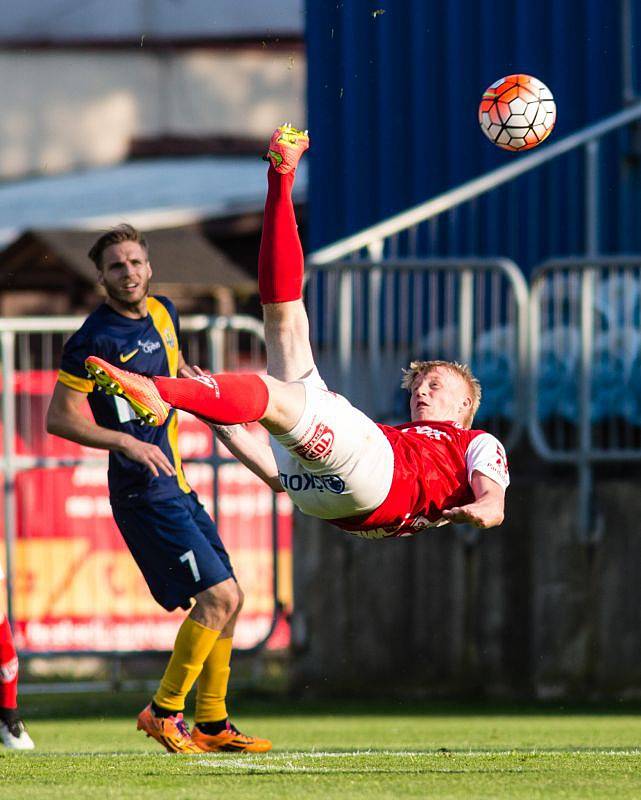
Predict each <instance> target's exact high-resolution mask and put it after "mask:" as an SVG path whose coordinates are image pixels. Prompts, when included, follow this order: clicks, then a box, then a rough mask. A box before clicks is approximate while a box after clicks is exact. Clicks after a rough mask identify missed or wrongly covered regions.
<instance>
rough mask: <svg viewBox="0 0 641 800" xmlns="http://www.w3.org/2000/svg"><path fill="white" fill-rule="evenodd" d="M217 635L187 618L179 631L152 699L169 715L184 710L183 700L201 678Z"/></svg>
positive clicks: (218, 632) (217, 632)
mask: <svg viewBox="0 0 641 800" xmlns="http://www.w3.org/2000/svg"><path fill="white" fill-rule="evenodd" d="M219 634H220V631H214V630H212V629H211V628H206V627H205V626H204V625H201V624H200V623H199V622H194V620H193V619H192V618H191V617H187V619H186V620H185V621H184V622H183V624H182V625H181V626H180V629H179V630H178V635H177V636H176V643H175V644H174V650H173V653H172V654H171V658H170V659H169V664H167V669H166V670H165V674H164V675H163V676H162V680H161V681H160V686H159V687H158V691H157V692H156V694H155V695H154V703H156V705H158V706H160V707H161V708H167V709H169V710H170V711H182V710H183V708H184V707H185V697H186V696H187V693H188V692H189V690H190V689H191V687H192V686H193V685H194V682H195V680H196V678H197V677H198V676H199V675H200V672H201V670H202V668H203V664H204V663H205V659H206V658H207V656H209V654H210V653H211V651H212V648H213V647H214V645H215V644H216V639H218V636H219Z"/></svg>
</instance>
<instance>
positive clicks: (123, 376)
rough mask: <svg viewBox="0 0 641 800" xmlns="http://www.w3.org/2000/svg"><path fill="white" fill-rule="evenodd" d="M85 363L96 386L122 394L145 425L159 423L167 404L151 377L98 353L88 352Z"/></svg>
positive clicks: (167, 413)
mask: <svg viewBox="0 0 641 800" xmlns="http://www.w3.org/2000/svg"><path fill="white" fill-rule="evenodd" d="M85 367H86V369H87V372H88V373H89V374H90V375H91V377H92V378H93V379H94V380H95V382H96V385H97V386H99V387H100V388H101V389H104V390H105V392H107V394H113V395H117V396H118V397H122V398H124V399H125V400H126V401H127V402H128V403H129V405H130V406H131V407H132V408H133V410H134V411H135V412H136V414H137V415H138V416H139V417H140V419H141V420H143V422H146V423H147V425H151V426H153V427H159V426H160V425H162V424H163V423H164V422H165V421H166V419H167V417H168V416H169V406H168V405H167V403H165V401H164V400H163V399H162V397H161V396H160V394H158V389H156V384H155V383H154V382H153V381H152V379H151V378H147V377H145V376H144V375H136V374H135V373H134V372H127V370H124V369H119V368H118V367H114V365H113V364H110V363H109V362H108V361H103V359H102V358H98V356H89V358H88V359H86V361H85Z"/></svg>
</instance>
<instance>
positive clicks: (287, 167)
mask: <svg viewBox="0 0 641 800" xmlns="http://www.w3.org/2000/svg"><path fill="white" fill-rule="evenodd" d="M308 147H309V136H308V135H307V131H299V130H298V129H297V128H292V126H291V125H290V124H289V123H288V122H286V123H285V124H284V125H281V126H280V127H279V128H276V130H275V131H274V133H273V134H272V138H271V139H270V140H269V148H268V150H267V154H266V155H264V156H263V158H264V160H265V161H271V163H272V166H273V167H274V169H275V170H276V172H280V174H281V175H286V174H287V173H288V172H291V171H292V170H294V169H296V166H297V165H298V162H299V160H300V157H301V156H302V155H303V153H304V152H305V150H307V148H308Z"/></svg>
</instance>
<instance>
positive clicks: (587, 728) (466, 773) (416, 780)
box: [0, 694, 641, 800]
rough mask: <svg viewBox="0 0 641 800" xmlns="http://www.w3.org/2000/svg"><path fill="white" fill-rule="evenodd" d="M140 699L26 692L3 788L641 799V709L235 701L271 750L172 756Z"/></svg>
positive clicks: (68, 792)
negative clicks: (148, 725)
mask: <svg viewBox="0 0 641 800" xmlns="http://www.w3.org/2000/svg"><path fill="white" fill-rule="evenodd" d="M145 702H146V698H145V697H143V696H141V695H133V694H129V695H122V694H121V695H117V696H115V697H111V696H108V695H90V696H87V695H75V696H64V697H57V698H51V697H46V698H42V697H34V696H27V697H25V698H24V701H23V712H24V716H25V718H26V719H27V720H28V723H29V730H30V732H31V734H32V736H33V738H34V740H35V741H36V745H37V748H38V749H37V751H35V752H34V753H25V754H22V753H20V754H13V753H9V752H8V751H5V750H0V798H12V800H14V799H15V798H27V799H28V800H36V799H37V798H52V799H53V798H56V799H57V800H59V799H60V798H62V800H66V798H74V800H75V798H136V800H141V799H142V798H152V797H153V798H158V797H170V798H171V799H172V800H178V798H192V799H193V800H205V798H209V797H222V796H224V794H223V793H225V794H228V795H229V796H231V797H234V798H240V799H244V798H261V800H266V799H267V798H279V799H281V800H282V798H297V799H298V798H324V799H325V798H339V797H340V798H368V800H377V799H378V798H394V800H399V798H405V797H420V798H425V797H430V798H433V797H438V798H528V799H529V800H532V799H533V798H552V797H553V798H557V797H559V798H582V799H584V798H593V797H604V798H605V797H608V798H617V800H621V799H622V798H639V797H641V749H640V748H639V746H640V745H641V714H639V713H637V712H636V711H632V710H623V711H617V710H611V709H605V710H598V711H593V712H588V711H574V710H572V711H570V710H565V711H564V710H562V709H550V708H545V709H536V708H527V709H523V710H519V709H516V708H507V707H506V708H501V709H496V708H494V709H492V708H486V707H482V706H474V707H468V708H465V707H454V706H446V705H444V704H439V705H425V706H421V705H417V704H413V703H410V702H408V703H397V704H390V703H389V702H386V703H381V704H377V703H376V702H375V701H373V700H372V701H369V702H368V703H367V704H364V703H363V702H360V703H359V704H355V703H350V704H349V705H345V704H339V703H337V702H334V703H331V704H328V703H318V704H316V705H311V704H305V705H300V704H299V705H297V704H295V703H293V701H291V700H288V701H283V702H282V703H279V702H278V701H276V700H272V701H270V702H269V703H267V702H263V703H258V702H253V703H251V704H250V703H247V702H246V703H244V704H242V705H241V704H240V703H238V704H235V707H236V708H237V709H238V711H237V713H236V715H235V716H234V719H235V721H236V723H237V724H238V726H239V727H240V728H241V730H246V731H247V732H250V733H251V732H256V733H257V734H258V735H261V736H268V737H270V738H272V739H273V741H274V750H273V751H272V752H271V753H268V754H265V755H260V756H258V755H254V756H252V755H244V756H240V755H235V754H204V755H202V756H170V755H167V754H164V753H163V752H162V751H161V750H160V748H159V746H158V745H156V744H155V743H154V742H152V741H151V740H150V739H147V738H145V737H144V736H143V735H142V734H141V733H138V732H137V731H136V730H135V714H136V712H137V710H138V709H139V708H140V707H141V706H142V705H143V704H144V703H145Z"/></svg>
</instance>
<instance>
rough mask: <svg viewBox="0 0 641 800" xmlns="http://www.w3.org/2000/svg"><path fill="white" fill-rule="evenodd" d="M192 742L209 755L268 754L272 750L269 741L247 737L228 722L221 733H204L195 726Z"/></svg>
mask: <svg viewBox="0 0 641 800" xmlns="http://www.w3.org/2000/svg"><path fill="white" fill-rule="evenodd" d="M191 738H192V740H193V741H194V742H195V743H196V744H197V745H198V747H200V749H201V750H204V751H205V752H207V753H217V752H220V751H225V752H227V753H266V752H267V751H268V750H271V749H272V743H271V742H270V741H269V739H259V738H258V737H256V736H246V735H245V734H244V733H241V732H240V731H239V730H238V728H237V727H236V726H235V725H232V723H231V722H230V721H229V720H227V725H226V727H225V728H223V730H222V731H220V733H216V734H208V733H203V732H202V731H201V730H200V728H199V727H198V723H196V724H195V725H194V731H193V733H192V735H191Z"/></svg>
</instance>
